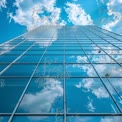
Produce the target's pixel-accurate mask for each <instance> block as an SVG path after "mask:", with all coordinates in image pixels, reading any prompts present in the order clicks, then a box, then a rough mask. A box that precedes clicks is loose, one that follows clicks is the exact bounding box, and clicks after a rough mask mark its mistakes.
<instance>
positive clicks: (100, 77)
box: [77, 40, 122, 113]
mask: <svg viewBox="0 0 122 122" xmlns="http://www.w3.org/2000/svg"><path fill="white" fill-rule="evenodd" d="M77 41H78V40H77ZM79 44H80V43H79ZM81 49H82V50H83V52H84V54H85V55H86V57H87V59H88V61H89V62H90V63H91V66H92V67H93V69H94V71H95V72H96V74H97V75H98V77H99V79H100V81H101V83H102V84H103V86H104V88H105V89H106V91H107V92H108V94H109V96H110V97H111V99H112V100H113V102H114V103H115V105H116V107H117V108H118V110H119V112H120V113H121V112H122V110H121V108H120V106H119V105H118V103H117V102H116V100H115V99H114V97H113V96H112V95H111V93H110V92H109V90H108V88H107V87H106V85H105V83H104V81H103V80H102V78H101V76H100V75H99V73H98V72H97V70H96V69H95V67H94V65H93V64H92V62H91V61H90V60H89V58H88V56H87V54H86V53H85V51H84V49H83V48H82V46H81Z"/></svg>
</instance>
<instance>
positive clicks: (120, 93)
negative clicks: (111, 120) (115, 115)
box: [104, 78, 122, 109]
mask: <svg viewBox="0 0 122 122" xmlns="http://www.w3.org/2000/svg"><path fill="white" fill-rule="evenodd" d="M104 82H105V84H106V86H107V88H108V89H109V91H110V93H111V94H112V95H113V97H114V98H115V100H116V102H117V103H118V105H119V106H120V108H121V109H122V78H104Z"/></svg>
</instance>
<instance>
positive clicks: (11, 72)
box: [2, 64, 36, 76]
mask: <svg viewBox="0 0 122 122" xmlns="http://www.w3.org/2000/svg"><path fill="white" fill-rule="evenodd" d="M35 67H36V65H31V64H26V65H24V64H13V65H12V66H10V68H8V69H7V70H6V71H5V72H4V73H3V74H2V76H31V74H32V73H33V71H34V69H35Z"/></svg>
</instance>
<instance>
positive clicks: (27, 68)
mask: <svg viewBox="0 0 122 122" xmlns="http://www.w3.org/2000/svg"><path fill="white" fill-rule="evenodd" d="M121 49H122V36H121V35H118V34H115V33H113V32H109V31H107V30H104V29H101V28H99V27H96V26H40V27H38V28H36V29H34V30H32V31H29V32H28V33H25V34H24V35H22V36H20V37H18V38H16V39H13V40H11V41H8V42H6V43H3V44H2V45H0V122H7V121H9V122H122V117H121V116H122V56H121V54H122V50H121Z"/></svg>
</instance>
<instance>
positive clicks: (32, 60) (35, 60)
mask: <svg viewBox="0 0 122 122" xmlns="http://www.w3.org/2000/svg"><path fill="white" fill-rule="evenodd" d="M40 59H41V55H40V56H39V55H34V56H33V55H23V56H22V57H21V58H20V59H19V60H18V61H17V62H23V63H24V62H30V63H38V62H39V60H40Z"/></svg>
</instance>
